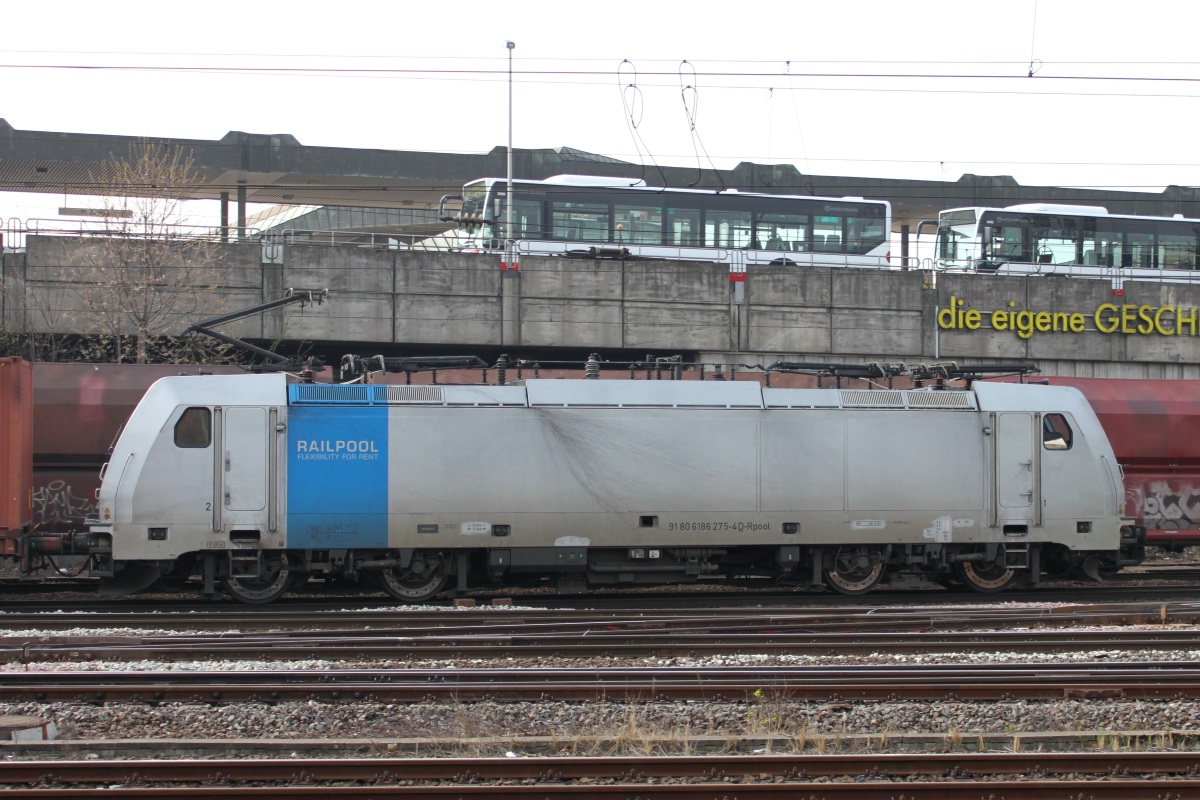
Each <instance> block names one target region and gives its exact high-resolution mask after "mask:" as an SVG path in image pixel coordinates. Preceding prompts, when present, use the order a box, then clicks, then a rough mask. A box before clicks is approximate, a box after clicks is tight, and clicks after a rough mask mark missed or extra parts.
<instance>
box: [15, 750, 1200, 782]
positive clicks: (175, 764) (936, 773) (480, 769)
mask: <svg viewBox="0 0 1200 800" xmlns="http://www.w3.org/2000/svg"><path fill="white" fill-rule="evenodd" d="M1198 771H1200V753H1198V752H1194V751H1189V752H1160V753H1141V752H1128V751H1123V752H1071V753H887V754H880V753H875V754H812V753H786V754H756V755H740V756H739V755H703V756H694V755H664V756H601V757H588V756H583V757H580V756H556V757H550V756H535V757H520V758H496V757H471V758H463V757H456V758H432V757H431V758H317V759H296V758H279V759H271V758H256V759H214V760H197V759H162V760H150V759H137V760H120V761H6V762H2V763H0V783H2V784H4V785H6V786H9V787H17V786H19V785H21V784H35V785H43V786H62V787H63V788H67V787H66V786H65V785H66V784H112V783H116V782H119V783H123V784H127V785H130V784H132V785H137V784H139V783H142V784H145V783H158V784H179V783H217V782H223V783H226V784H232V783H251V782H254V783H267V782H273V783H280V782H282V783H300V784H303V783H315V782H332V781H363V780H366V781H371V782H374V783H376V784H387V783H395V782H396V781H398V780H405V781H439V782H447V781H448V782H452V783H456V784H458V783H470V782H473V781H505V780H529V781H537V782H539V783H565V782H568V781H578V780H580V779H609V780H620V781H624V782H643V781H647V780H649V779H664V778H665V779H685V778H701V779H707V780H709V781H723V780H746V779H753V780H764V779H765V778H768V777H782V778H787V779H790V780H809V779H812V778H819V777H843V776H849V777H855V778H858V779H869V780H874V781H880V780H886V779H893V778H901V777H903V778H912V777H922V776H932V777H944V778H948V779H952V780H959V781H968V780H972V779H978V778H980V777H984V776H998V775H1013V776H1021V777H1023V778H1025V779H1027V780H1029V779H1043V778H1050V777H1052V776H1060V777H1073V778H1078V777H1082V776H1084V775H1088V776H1100V777H1105V778H1109V779H1111V778H1129V777H1132V776H1138V775H1154V776H1158V777H1166V776H1178V777H1194V776H1195V774H1196V773H1197V772H1198Z"/></svg>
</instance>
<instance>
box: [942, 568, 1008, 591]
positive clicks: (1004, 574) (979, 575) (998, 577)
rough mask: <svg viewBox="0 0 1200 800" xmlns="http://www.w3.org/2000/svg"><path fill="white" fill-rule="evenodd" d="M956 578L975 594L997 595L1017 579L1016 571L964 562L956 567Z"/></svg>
mask: <svg viewBox="0 0 1200 800" xmlns="http://www.w3.org/2000/svg"><path fill="white" fill-rule="evenodd" d="M954 576H955V577H956V578H958V579H959V580H960V581H962V582H963V584H964V585H965V586H966V587H967V588H968V589H970V590H971V591H973V592H979V593H980V594H995V593H996V592H1003V591H1004V590H1005V589H1007V588H1008V587H1009V586H1011V585H1012V584H1013V582H1014V581H1016V579H1017V572H1016V570H1014V569H1009V568H1008V567H1005V566H1002V565H1000V564H997V563H996V562H994V561H993V562H991V563H983V562H979V563H974V562H971V561H964V562H962V563H960V564H955V565H954Z"/></svg>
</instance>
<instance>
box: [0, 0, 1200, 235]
mask: <svg viewBox="0 0 1200 800" xmlns="http://www.w3.org/2000/svg"><path fill="white" fill-rule="evenodd" d="M4 29H5V31H6V35H5V37H4V39H3V44H2V45H0V52H2V55H0V81H2V84H0V85H3V87H4V89H3V91H2V92H0V117H2V118H4V119H6V120H7V121H8V123H9V124H10V125H12V126H13V127H14V128H16V129H18V130H26V131H65V132H71V133H102V134H124V135H131V136H139V135H144V136H166V137H178V138H195V139H219V138H220V137H221V136H222V135H224V134H225V133H226V132H228V131H231V130H237V131H247V132H252V133H269V134H273V133H288V134H291V135H293V136H295V137H296V138H297V139H298V140H299V141H300V142H301V143H302V144H305V145H324V146H335V147H357V148H381V149H395V150H425V151H449V152H463V153H473V152H486V151H488V150H490V149H491V148H493V147H495V146H502V145H504V144H505V143H506V141H507V137H508V105H507V103H508V80H509V78H508V55H509V53H508V51H507V50H506V48H505V41H506V40H512V41H513V42H515V44H516V49H515V50H513V52H512V55H513V61H512V65H513V71H514V76H513V95H514V121H513V128H514V144H515V146H517V147H557V146H564V145H566V146H571V147H575V148H579V149H582V150H587V151H591V152H595V153H602V154H605V155H610V156H614V157H616V158H621V159H625V160H630V161H639V160H644V161H651V160H654V161H657V162H658V163H661V164H669V165H676V166H687V165H694V164H696V163H697V160H698V159H699V160H700V161H701V162H702V163H703V164H705V165H708V164H709V159H711V163H712V165H715V166H716V167H718V168H728V167H732V166H733V165H735V164H737V163H738V162H741V161H754V162H757V163H787V164H794V165H795V166H796V167H797V168H798V169H799V170H800V171H801V172H805V173H812V174H818V175H859V176H879V177H898V178H917V179H926V180H939V179H944V180H955V179H957V178H958V177H959V176H960V175H962V174H963V173H976V174H983V175H1012V176H1014V177H1015V178H1016V179H1017V180H1019V181H1020V182H1021V183H1023V184H1026V185H1061V186H1107V187H1124V188H1129V189H1134V190H1138V189H1145V190H1147V191H1160V190H1161V188H1162V187H1163V186H1166V185H1168V184H1180V185H1200V154H1198V153H1197V152H1196V150H1197V135H1196V130H1197V122H1200V108H1198V103H1200V100H1198V98H1197V95H1198V93H1200V50H1198V48H1197V45H1196V37H1197V35H1198V34H1200V3H1195V2H1191V1H1190V0H1141V1H1140V2H1137V3H1130V2H1115V0H1004V2H1002V3H996V2H987V3H983V2H973V1H971V0H945V1H944V2H943V1H942V0H927V1H926V2H921V1H920V0H916V1H914V2H907V3H906V2H895V0H855V2H844V1H843V2H837V1H835V0H825V1H824V2H810V1H809V0H789V1H787V2H765V1H764V2H755V1H754V0H743V1H742V2H739V3H722V4H718V3H683V2H656V1H655V0H642V1H641V2H625V3H604V4H595V3H593V4H586V3H567V2H540V1H539V2H521V0H510V2H507V3H498V2H486V3H485V2H476V1H475V0H454V2H438V3H415V2H405V3H399V2H394V0H393V2H386V3H385V2H358V3H344V4H339V3H326V4H319V5H311V4H307V3H303V2H290V3H287V2H276V3H263V2H245V1H243V2H238V3H231V2H225V0H206V2H202V3H189V4H168V3H162V2H144V1H143V0H126V1H125V2H122V3H120V4H117V5H113V4H105V3H95V2H75V1H74V0H60V2H58V3H55V4H54V5H53V6H46V5H44V4H43V5H38V4H34V3H10V4H7V5H6V7H5V13H4ZM626 60H627V61H628V63H627V64H624V65H623V62H624V61H626ZM1031 70H1032V71H1033V72H1034V75H1033V77H1028V73H1029V72H1030V71H1031ZM685 99H686V100H687V103H686V104H685ZM631 103H632V104H633V112H634V114H633V115H634V117H635V118H636V121H637V123H638V126H637V129H636V132H637V138H636V139H635V137H634V136H633V135H632V134H631V131H630V127H631V125H630V123H631V119H630V114H629V113H627V105H628V104H631ZM62 200H63V198H62V196H58V197H47V196H40V195H24V196H22V195H16V194H7V195H5V194H0V219H9V218H13V217H17V218H20V219H26V218H29V217H44V216H53V215H54V209H55V208H56V207H57V206H58V205H61V203H62ZM79 203H80V201H79V199H78V198H73V199H72V200H71V201H70V204H72V205H78V204H79Z"/></svg>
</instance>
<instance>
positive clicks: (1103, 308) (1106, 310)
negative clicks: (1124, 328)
mask: <svg viewBox="0 0 1200 800" xmlns="http://www.w3.org/2000/svg"><path fill="white" fill-rule="evenodd" d="M1116 313H1117V307H1116V306H1114V305H1113V304H1112V303H1101V304H1100V305H1099V306H1097V307H1096V315H1095V317H1096V330H1098V331H1100V332H1101V333H1112V332H1113V331H1115V330H1116V329H1117V326H1118V325H1120V324H1121V321H1120V319H1119V318H1118V317H1116V316H1115V315H1116Z"/></svg>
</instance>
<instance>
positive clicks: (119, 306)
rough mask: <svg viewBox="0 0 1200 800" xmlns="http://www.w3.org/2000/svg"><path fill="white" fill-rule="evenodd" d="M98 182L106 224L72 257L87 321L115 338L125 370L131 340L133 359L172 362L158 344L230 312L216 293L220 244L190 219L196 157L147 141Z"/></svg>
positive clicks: (196, 180) (134, 147)
mask: <svg viewBox="0 0 1200 800" xmlns="http://www.w3.org/2000/svg"><path fill="white" fill-rule="evenodd" d="M93 181H94V183H95V184H97V194H100V195H102V196H103V203H104V216H103V217H102V218H101V219H102V220H103V222H101V223H99V225H100V227H99V230H97V231H95V233H97V234H98V235H96V236H93V237H91V238H89V239H87V240H86V241H81V242H79V249H78V250H77V251H76V252H75V254H74V255H73V256H72V257H71V264H72V267H73V268H74V272H75V275H74V276H73V283H74V284H75V285H76V286H77V287H78V291H79V294H80V299H81V303H80V306H81V311H80V315H81V317H82V319H81V320H80V322H82V323H84V324H85V325H86V326H87V327H88V328H90V329H92V330H93V331H95V332H96V333H99V334H101V335H104V336H107V337H110V338H111V340H112V341H113V343H114V347H115V360H116V361H117V362H118V363H120V362H122V361H125V360H127V359H128V356H129V353H128V349H129V348H128V345H127V344H126V340H127V338H129V337H132V338H133V341H134V347H133V360H135V361H137V362H139V363H142V362H145V361H147V360H149V359H150V358H152V357H153V358H155V360H158V359H161V358H164V357H165V358H167V359H168V360H170V355H169V354H164V353H163V352H162V349H161V347H155V348H152V347H151V343H152V341H155V340H159V341H161V337H164V336H167V335H170V334H177V333H178V332H179V331H180V330H182V329H183V328H184V327H186V324H187V321H188V320H189V319H190V318H194V317H195V316H197V315H199V316H212V315H215V314H220V313H222V312H223V311H224V308H223V307H222V306H223V304H222V303H221V302H220V301H219V295H218V294H217V292H216V289H217V288H218V287H219V286H220V285H221V253H222V251H221V247H220V244H219V243H218V242H217V241H216V240H215V239H214V238H213V237H212V236H210V235H209V234H210V231H208V230H205V229H201V228H198V227H197V226H195V225H192V224H190V221H189V220H188V219H187V218H186V217H185V216H184V213H183V211H184V207H183V198H185V197H186V196H187V195H188V193H189V189H190V188H192V187H194V186H196V185H198V184H199V172H198V170H196V169H195V167H194V166H193V162H192V157H191V155H190V153H188V152H185V151H183V150H180V149H178V148H173V147H169V146H167V145H162V144H156V143H151V142H147V141H144V140H143V141H141V142H139V143H137V144H135V145H132V146H131V147H130V152H129V158H128V159H127V160H122V161H112V162H110V163H108V164H106V166H105V169H104V170H103V171H102V172H101V173H100V174H98V175H94V176H93Z"/></svg>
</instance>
